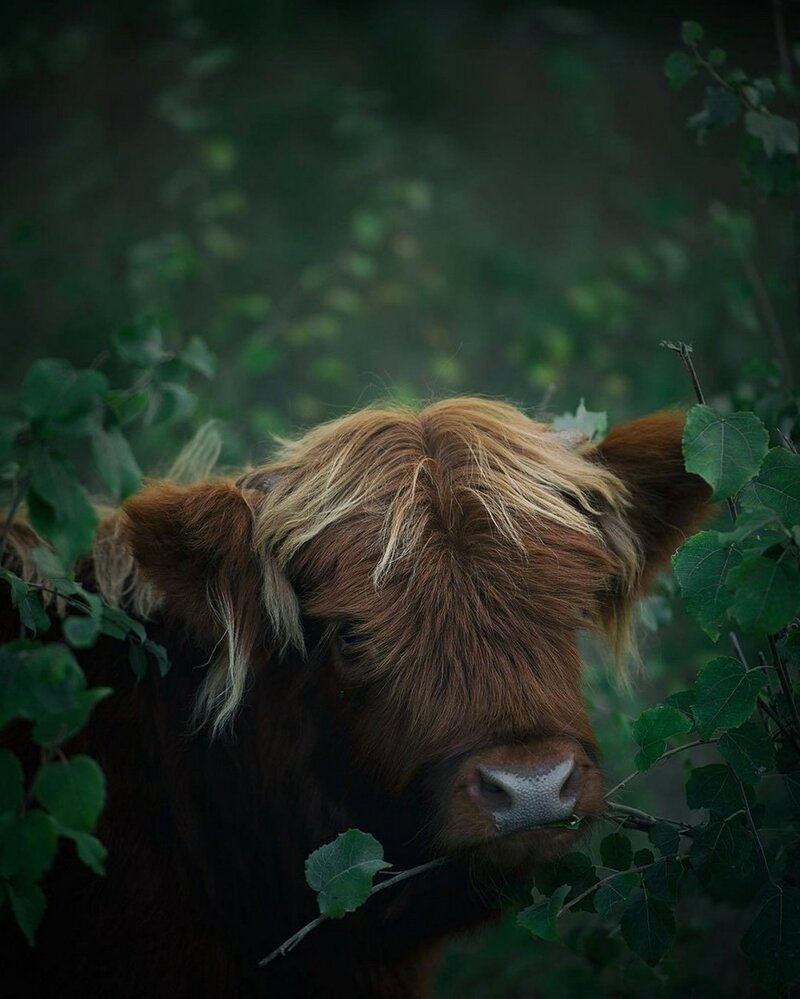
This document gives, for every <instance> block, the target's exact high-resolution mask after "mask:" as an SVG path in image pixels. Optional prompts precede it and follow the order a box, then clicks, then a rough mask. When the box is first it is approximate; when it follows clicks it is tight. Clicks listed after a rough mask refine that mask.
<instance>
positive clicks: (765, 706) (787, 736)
mask: <svg viewBox="0 0 800 999" xmlns="http://www.w3.org/2000/svg"><path fill="white" fill-rule="evenodd" d="M756 704H757V706H758V707H759V708H760V709H761V710H762V711H763V712H764V713H765V714H767V715H769V717H770V718H771V719H772V720H773V721H774V722H775V724H776V725H777V726H778V729H779V731H780V733H781V735H782V736H783V737H784V739H786V741H787V742H789V743H791V745H792V746H793V747H794V749H795V751H796V752H797V754H798V756H800V742H798V740H797V738H796V737H795V736H794V735H792V733H791V732H790V731H789V730H788V729H787V728H786V727H785V726H784V724H783V722H782V721H781V720H780V718H779V717H778V716H777V715H776V714H775V712H774V711H773V710H772V708H771V707H770V706H769V704H767V702H766V701H765V700H764V699H763V698H761V697H759V698H758V700H757V701H756Z"/></svg>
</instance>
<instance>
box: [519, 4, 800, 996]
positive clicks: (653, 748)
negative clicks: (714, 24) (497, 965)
mask: <svg viewBox="0 0 800 999" xmlns="http://www.w3.org/2000/svg"><path fill="white" fill-rule="evenodd" d="M703 37H704V31H703V29H702V27H701V26H700V25H699V24H697V23H696V22H685V23H684V25H683V29H682V38H683V41H684V43H685V44H686V46H687V47H688V49H689V53H685V52H676V53H673V54H672V55H670V56H669V57H668V59H667V63H666V67H665V69H666V74H667V76H668V78H669V80H670V82H671V84H672V85H673V87H675V88H676V89H678V88H680V87H682V86H683V85H684V84H685V83H686V82H688V81H689V80H690V79H691V78H692V77H694V76H695V75H697V73H698V71H699V70H705V71H707V72H709V73H710V74H711V75H712V76H713V77H714V79H715V80H717V81H718V84H719V86H718V87H716V88H709V89H708V90H707V91H706V97H705V105H704V110H703V112H701V114H700V115H698V116H695V117H694V118H692V119H690V122H689V125H690V127H691V128H694V129H696V130H698V132H699V134H700V135H701V137H702V136H704V135H705V133H706V132H707V131H708V130H710V129H712V128H715V127H721V126H724V125H729V124H733V123H735V122H736V121H737V120H738V117H739V110H740V107H739V106H740V104H741V105H742V106H743V107H744V115H743V118H744V124H745V128H746V131H747V133H748V134H749V135H750V136H752V137H755V138H757V139H758V140H759V143H760V145H761V148H762V149H763V153H764V155H765V156H766V157H767V158H768V159H769V160H770V161H773V160H777V161H780V159H781V157H783V156H788V155H792V156H793V155H794V154H796V153H797V151H798V150H797V127H796V125H795V124H794V122H790V121H788V120H787V119H784V118H782V117H781V116H779V115H777V114H774V113H773V112H771V111H770V110H768V108H767V104H768V103H769V102H770V100H771V99H772V97H773V96H774V94H775V89H776V88H775V87H774V86H773V85H772V84H771V81H769V80H767V79H766V78H764V79H762V80H759V81H751V80H750V79H749V78H748V77H747V76H746V75H745V74H744V73H743V72H742V71H740V70H736V71H732V72H730V73H728V74H727V75H726V77H725V78H723V77H721V76H720V73H719V72H718V67H720V66H721V65H722V64H723V63H724V62H725V58H726V57H725V55H724V53H722V51H721V50H719V49H714V50H712V51H711V52H710V53H709V54H708V55H707V56H704V55H703V54H702V53H701V50H700V48H699V44H700V42H701V41H702V40H703ZM792 96H794V94H792ZM753 156H754V154H753V148H752V145H750V146H748V147H747V150H746V160H745V162H746V165H747V167H748V170H749V169H751V168H752V163H753V162H754V160H753ZM763 176H765V174H764V170H763V165H762V177H763ZM666 346H669V347H670V348H671V349H673V350H674V351H676V352H677V353H678V354H680V356H681V359H682V360H683V362H684V364H685V366H686V367H687V370H688V371H689V373H690V375H691V377H692V382H693V385H694V387H695V389H696V391H697V393H698V397H699V398H698V405H696V406H695V407H694V408H693V409H692V410H690V412H689V414H688V417H687V421H686V427H685V432H684V439H683V450H684V461H685V466H686V468H687V470H688V471H691V472H693V473H695V474H697V475H700V476H701V477H702V478H704V479H705V481H706V482H708V484H709V485H710V487H711V489H712V497H711V498H712V500H713V501H716V502H720V501H726V502H727V507H728V512H729V515H730V518H731V521H732V523H730V524H729V525H727V527H724V528H722V529H719V528H717V529H712V530H707V531H704V532H701V533H700V534H698V535H696V536H695V537H693V538H690V539H689V540H688V541H687V542H686V543H685V544H684V545H683V546H682V547H681V548H680V549H679V551H678V552H677V553H676V554H675V556H674V560H673V562H674V568H675V574H676V576H677V579H678V582H679V584H680V587H681V593H682V597H683V600H684V602H685V606H686V609H687V610H688V612H689V613H690V614H691V615H692V616H693V617H694V619H695V620H696V622H697V623H698V624H699V625H700V627H701V628H702V629H703V630H704V631H705V633H706V634H707V635H708V636H709V637H710V638H711V639H712V640H713V641H714V642H718V641H719V640H720V637H721V635H722V634H723V633H725V634H727V635H729V636H730V641H731V643H732V646H733V653H734V654H733V655H732V656H729V655H718V656H716V657H715V658H713V659H711V660H710V661H708V662H707V663H706V664H705V665H704V666H702V668H701V669H700V670H699V671H698V673H697V676H696V678H695V681H694V684H693V685H692V686H691V688H689V689H687V690H683V691H677V692H675V693H674V694H672V695H671V696H670V697H669V698H668V699H667V700H666V702H664V703H661V704H658V705H656V706H654V707H651V708H648V709H646V710H645V711H643V712H642V713H641V714H640V715H639V717H638V718H637V719H636V720H635V721H634V722H633V725H632V727H631V735H632V737H633V740H634V741H635V742H636V743H637V745H638V747H639V750H638V752H637V754H636V757H635V766H636V771H634V772H633V773H632V774H630V775H629V776H627V777H626V778H625V779H624V780H622V781H620V782H619V783H618V784H617V785H616V786H615V787H614V788H612V790H611V791H609V792H608V794H607V796H606V797H607V801H608V812H607V817H608V820H609V821H610V822H612V823H615V824H616V825H617V831H616V832H613V833H611V834H610V835H607V836H606V837H605V838H604V839H603V840H602V841H601V842H600V845H599V857H597V856H595V855H594V851H592V853H589V854H585V853H572V854H568V855H567V856H566V857H562V858H561V859H560V860H558V861H555V862H554V863H551V864H549V865H545V866H544V867H543V868H541V869H540V870H539V872H538V873H537V875H536V879H535V886H534V889H533V896H534V898H533V904H531V905H530V906H528V907H527V908H525V909H523V910H522V911H521V912H519V914H518V915H517V924H518V926H519V927H520V928H521V929H523V930H525V931H527V932H528V933H529V934H530V935H532V936H533V937H535V938H538V939H540V940H544V941H549V942H555V941H558V940H559V939H560V938H561V934H560V924H561V922H562V917H564V916H565V915H566V914H567V913H570V912H578V911H589V912H593V913H595V915H596V920H595V922H594V924H593V925H592V927H591V929H590V930H588V931H586V932H589V933H591V934H593V935H594V936H593V940H594V941H595V942H594V944H593V948H594V950H593V952H594V953H595V954H596V952H597V946H598V945H597V939H598V937H597V934H599V935H600V939H601V940H602V941H606V944H605V945H603V944H601V945H600V949H601V950H602V949H603V947H605V952H606V953H605V957H606V959H607V960H613V955H614V954H615V948H614V947H613V946H612V939H613V938H614V936H615V932H619V934H620V935H621V938H622V940H623V941H624V943H625V945H626V946H627V947H628V948H629V949H630V951H632V952H633V953H634V954H635V955H637V956H638V957H639V958H640V959H641V960H642V961H643V962H644V963H645V964H646V965H648V966H651V967H655V966H657V965H659V963H660V962H661V961H662V959H663V958H664V957H665V955H666V954H667V953H668V951H669V949H670V947H671V945H672V943H673V940H674V938H675V936H676V933H677V923H676V918H675V912H677V913H678V915H679V917H680V915H681V914H682V902H683V901H684V896H685V897H686V902H687V904H688V905H691V901H690V899H691V897H692V895H694V896H696V895H697V892H698V890H699V891H700V892H701V893H704V894H706V895H707V896H708V897H710V898H711V899H713V900H714V901H717V902H724V903H725V904H727V905H729V906H730V907H732V908H733V909H734V910H739V909H741V910H743V918H742V919H741V920H739V921H738V925H739V929H738V942H739V946H740V948H741V950H742V952H743V953H744V954H745V955H746V957H747V959H748V961H749V963H750V967H751V970H752V972H753V974H754V976H755V978H756V979H757V980H758V981H759V982H761V983H762V984H763V985H764V986H766V987H769V988H775V987H780V988H787V987H790V986H791V985H793V984H794V983H796V982H797V980H798V978H800V908H799V907H798V898H800V889H799V888H798V882H797V865H796V864H793V862H792V861H791V860H790V858H792V859H793V860H796V858H797V856H798V847H800V813H799V812H798V798H797V795H796V794H793V793H792V786H793V785H794V782H796V779H797V778H796V775H797V774H798V772H800V716H799V715H798V681H797V678H796V676H795V677H793V676H792V672H793V671H794V672H795V673H796V670H797V667H798V664H799V662H800V657H798V654H797V648H798V636H800V454H798V442H800V405H799V403H800V399H799V398H798V395H797V394H796V393H795V392H793V391H791V390H789V389H784V390H783V391H782V392H775V393H774V394H773V396H772V398H771V400H770V403H771V407H770V412H771V415H772V416H773V417H774V419H775V422H773V423H771V424H770V425H765V423H764V421H763V419H762V418H761V416H760V415H759V409H760V404H761V403H762V400H761V399H759V397H758V396H757V395H755V396H753V397H752V399H751V400H750V401H751V406H750V407H748V408H741V409H739V410H729V409H718V408H715V407H712V406H709V405H707V404H706V402H705V398H704V396H703V392H702V388H701V386H700V383H699V380H698V378H697V374H696V372H695V369H694V365H693V363H692V360H691V348H688V347H687V346H686V345H684V344H679V345H675V344H671V343H670V344H667V345H666ZM784 360H785V357H784ZM787 380H788V379H787ZM764 412H765V410H763V409H761V413H762V415H763V414H764ZM559 427H560V428H562V429H569V430H579V431H581V432H582V433H584V434H585V435H586V436H588V437H590V438H591V437H593V436H594V435H595V434H596V433H597V432H598V430H599V431H600V432H602V430H603V429H604V428H605V417H604V414H591V413H587V411H586V408H585V406H584V404H583V402H581V406H580V407H579V410H578V412H577V413H576V414H575V416H574V417H570V415H569V414H565V416H564V417H562V418H560V420H559ZM770 444H772V447H770ZM708 749H712V750H713V751H714V752H715V753H716V754H717V758H718V759H719V761H720V762H714V763H705V764H702V765H701V764H700V763H694V762H686V775H687V779H686V784H685V804H686V807H687V809H688V810H689V811H690V812H691V813H692V817H691V819H689V820H683V819H679V818H665V817H656V816H653V815H650V814H649V813H647V812H645V811H643V810H640V809H637V808H632V807H630V806H628V805H626V804H623V803H622V802H620V801H619V800H618V799H619V795H620V793H621V792H622V790H623V788H625V787H626V786H627V785H628V783H629V782H630V781H631V780H633V779H634V778H635V777H637V776H638V775H639V774H641V773H644V772H646V771H649V769H650V768H651V767H652V766H654V765H655V764H657V763H659V761H662V760H666V759H667V758H669V757H678V756H680V757H683V758H684V760H685V761H688V760H690V759H691V754H692V752H693V751H697V750H704V751H707V750H708ZM702 758H703V757H701V759H702ZM770 778H777V779H779V780H780V779H781V778H782V779H783V780H784V781H785V782H786V785H785V790H784V792H783V793H781V792H779V791H776V790H775V789H774V784H773V783H771V782H770V783H768V780H769V779H770ZM789 782H792V784H790V783H789ZM770 788H772V790H770ZM626 828H628V829H631V828H632V829H637V830H639V831H640V832H645V833H647V835H648V839H649V841H650V844H651V845H652V846H653V848H654V850H651V849H648V848H639V849H636V848H635V843H634V842H633V841H632V840H631V838H630V835H629V834H628V833H626V832H623V829H626ZM654 851H655V852H654ZM573 939H574V938H573ZM579 939H580V937H579ZM595 959H596V958H595Z"/></svg>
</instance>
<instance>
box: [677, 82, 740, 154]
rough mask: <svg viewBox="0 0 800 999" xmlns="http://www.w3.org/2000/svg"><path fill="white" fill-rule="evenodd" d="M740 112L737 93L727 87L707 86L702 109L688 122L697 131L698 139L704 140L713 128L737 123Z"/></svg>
mask: <svg viewBox="0 0 800 999" xmlns="http://www.w3.org/2000/svg"><path fill="white" fill-rule="evenodd" d="M740 113H741V105H740V103H739V98H738V96H737V95H736V94H734V93H732V92H731V91H730V90H727V89H726V88H725V87H706V90H705V95H704V97H703V108H702V110H701V111H698V112H697V114H693V115H692V116H691V118H689V120H688V121H687V122H686V124H687V126H688V127H689V128H691V129H694V130H695V131H696V132H697V139H698V141H699V142H702V141H703V139H705V136H706V133H707V132H709V131H710V130H711V129H714V128H727V127H728V126H730V125H735V124H736V122H737V121H738V120H739V115H740Z"/></svg>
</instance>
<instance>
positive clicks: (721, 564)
mask: <svg viewBox="0 0 800 999" xmlns="http://www.w3.org/2000/svg"><path fill="white" fill-rule="evenodd" d="M741 560H742V556H741V553H740V552H739V550H738V549H737V548H735V547H734V546H733V545H731V544H725V543H724V541H723V538H722V537H721V536H720V535H719V534H718V533H717V532H716V531H702V532H701V533H700V534H695V536H694V537H692V538H689V540H688V541H687V542H686V543H685V544H684V545H683V546H682V547H681V548H680V549H679V550H678V552H676V554H675V555H673V557H672V566H673V568H674V570H675V576H676V577H677V580H678V583H679V584H680V587H681V593H682V594H683V599H684V602H685V603H686V609H687V610H688V611H689V613H690V614H691V615H692V617H694V619H695V620H696V621H697V623H698V624H699V625H700V627H701V628H702V629H703V631H705V633H706V634H707V635H708V636H709V638H711V639H713V640H714V641H716V640H717V639H718V638H719V624H720V622H721V621H722V620H723V619H724V617H725V614H726V612H727V611H728V609H729V608H730V606H731V604H732V603H733V594H732V593H731V592H730V590H728V589H727V588H726V585H725V584H726V581H727V578H728V573H729V572H730V570H731V569H732V568H734V567H735V566H737V565H738V564H739V562H741Z"/></svg>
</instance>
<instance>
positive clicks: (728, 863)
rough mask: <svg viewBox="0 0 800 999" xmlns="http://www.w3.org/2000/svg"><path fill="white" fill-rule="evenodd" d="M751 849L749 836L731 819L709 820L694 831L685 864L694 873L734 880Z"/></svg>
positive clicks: (751, 842)
mask: <svg viewBox="0 0 800 999" xmlns="http://www.w3.org/2000/svg"><path fill="white" fill-rule="evenodd" d="M753 849H754V846H753V840H752V837H751V836H750V834H749V833H748V831H747V830H746V829H745V828H744V827H743V826H741V825H739V824H738V823H737V822H736V821H735V820H721V821H716V820H713V821H711V822H709V824H708V825H707V826H704V827H703V828H702V829H700V830H699V831H698V830H695V835H694V839H693V840H692V847H691V850H690V851H689V863H690V864H691V865H692V867H693V868H694V869H695V870H696V871H704V870H705V871H706V872H707V873H710V874H713V875H721V876H723V877H734V878H735V877H736V876H737V874H738V872H739V871H740V869H741V868H742V867H743V865H744V864H745V862H746V861H747V859H748V857H749V856H750V854H751V853H752V852H753Z"/></svg>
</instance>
